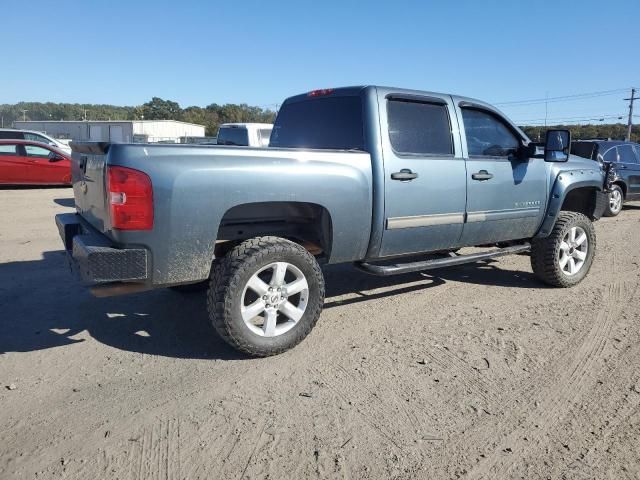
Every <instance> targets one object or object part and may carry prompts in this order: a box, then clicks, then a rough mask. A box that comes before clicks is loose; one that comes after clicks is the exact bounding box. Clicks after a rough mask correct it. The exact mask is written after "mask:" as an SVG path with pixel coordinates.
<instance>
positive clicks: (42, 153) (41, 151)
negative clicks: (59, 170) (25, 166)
mask: <svg viewBox="0 0 640 480" xmlns="http://www.w3.org/2000/svg"><path fill="white" fill-rule="evenodd" d="M24 149H25V150H26V151H27V157H36V158H49V155H50V154H51V150H47V149H46V148H42V147H36V146H35V145H25V146H24Z"/></svg>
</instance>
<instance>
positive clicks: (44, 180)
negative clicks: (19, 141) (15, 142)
mask: <svg viewBox="0 0 640 480" xmlns="http://www.w3.org/2000/svg"><path fill="white" fill-rule="evenodd" d="M24 149H25V153H26V159H27V162H26V163H27V172H28V175H29V182H30V183H33V184H43V185H47V184H59V183H63V182H64V181H65V180H64V179H65V177H68V176H69V174H70V173H71V170H70V168H69V163H68V162H67V161H60V162H52V161H51V157H52V155H53V152H52V151H51V150H49V149H48V148H44V147H40V146H38V145H24Z"/></svg>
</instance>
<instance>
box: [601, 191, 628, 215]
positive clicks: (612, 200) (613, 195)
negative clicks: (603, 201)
mask: <svg viewBox="0 0 640 480" xmlns="http://www.w3.org/2000/svg"><path fill="white" fill-rule="evenodd" d="M623 203H624V192H623V191H622V188H620V186H619V185H612V186H611V190H610V191H609V195H608V202H607V208H606V209H605V210H604V216H605V217H615V216H617V215H618V214H619V213H620V212H621V211H622V204H623Z"/></svg>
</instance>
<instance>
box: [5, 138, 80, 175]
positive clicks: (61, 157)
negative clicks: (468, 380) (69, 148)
mask: <svg viewBox="0 0 640 480" xmlns="http://www.w3.org/2000/svg"><path fill="white" fill-rule="evenodd" d="M0 185H71V156H70V155H69V154H67V153H65V152H63V151H62V150H58V149H57V148H56V147H52V146H49V145H47V144H44V143H41V142H37V141H30V140H0Z"/></svg>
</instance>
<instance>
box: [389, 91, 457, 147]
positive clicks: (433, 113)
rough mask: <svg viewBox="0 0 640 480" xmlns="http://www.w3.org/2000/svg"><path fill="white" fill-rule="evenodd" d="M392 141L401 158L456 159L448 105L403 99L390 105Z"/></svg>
mask: <svg viewBox="0 0 640 480" xmlns="http://www.w3.org/2000/svg"><path fill="white" fill-rule="evenodd" d="M387 117H388V124H389V140H390V141H391V146H392V147H393V149H394V150H395V151H396V152H398V153H400V154H410V155H453V138H452V135H451V122H450V120H449V111H448V109H447V106H446V105H442V104H436V103H429V102H421V101H414V100H404V99H390V100H389V101H388V103H387Z"/></svg>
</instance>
